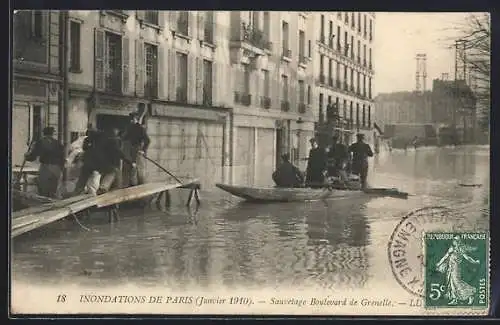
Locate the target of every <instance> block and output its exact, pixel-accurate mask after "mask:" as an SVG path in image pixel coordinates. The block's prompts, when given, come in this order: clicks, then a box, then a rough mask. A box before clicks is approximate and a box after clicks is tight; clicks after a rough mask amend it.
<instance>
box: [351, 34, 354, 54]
mask: <svg viewBox="0 0 500 325" xmlns="http://www.w3.org/2000/svg"><path fill="white" fill-rule="evenodd" d="M351 59H354V36H353V35H351Z"/></svg>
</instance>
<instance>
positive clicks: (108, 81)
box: [104, 69, 122, 93]
mask: <svg viewBox="0 0 500 325" xmlns="http://www.w3.org/2000/svg"><path fill="white" fill-rule="evenodd" d="M104 89H105V90H106V91H109V92H115V93H121V92H122V72H121V69H117V70H115V71H112V72H109V73H108V74H107V75H106V76H105V78H104Z"/></svg>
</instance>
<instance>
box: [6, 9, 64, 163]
mask: <svg viewBox="0 0 500 325" xmlns="http://www.w3.org/2000/svg"><path fill="white" fill-rule="evenodd" d="M60 20H61V15H60V13H59V12H58V11H53V10H44V11H42V10H20V11H16V12H15V14H14V17H13V30H14V35H13V37H14V39H13V53H12V54H13V56H12V65H13V80H12V89H13V103H12V110H11V118H12V128H11V130H12V138H11V139H12V141H11V148H12V153H11V157H12V162H11V163H12V166H15V165H20V164H21V163H22V161H23V155H24V153H25V152H26V151H27V150H28V147H29V144H30V143H31V142H32V141H33V140H34V139H37V138H38V137H40V135H41V132H42V129H43V128H44V127H46V126H53V127H54V128H55V129H56V130H57V132H58V134H59V135H60V136H61V135H62V134H61V132H60V131H61V127H59V126H60V122H59V116H60V114H59V108H60V106H61V105H60V100H61V96H60V89H61V83H62V78H61V70H60V66H61V62H60V55H61V53H60V51H61V49H60V46H59V43H60V39H59V38H60V31H59V26H60Z"/></svg>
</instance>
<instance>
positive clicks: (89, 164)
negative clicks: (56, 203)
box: [73, 128, 103, 195]
mask: <svg viewBox="0 0 500 325" xmlns="http://www.w3.org/2000/svg"><path fill="white" fill-rule="evenodd" d="M85 135H86V138H85V140H84V141H83V146H82V149H83V165H82V167H81V168H80V175H79V177H78V181H77V182H76V185H75V191H74V192H73V195H77V194H81V193H82V192H83V190H84V188H85V184H86V183H87V181H88V179H89V177H90V176H91V175H92V172H93V171H94V170H97V169H98V160H99V152H98V151H97V146H98V144H99V142H100V141H101V140H102V138H103V134H102V132H101V131H98V130H94V129H91V128H89V129H88V130H87V132H86V133H85Z"/></svg>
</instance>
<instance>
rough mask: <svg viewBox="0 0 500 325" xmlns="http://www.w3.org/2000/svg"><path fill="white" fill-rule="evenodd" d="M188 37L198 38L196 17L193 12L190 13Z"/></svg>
mask: <svg viewBox="0 0 500 325" xmlns="http://www.w3.org/2000/svg"><path fill="white" fill-rule="evenodd" d="M188 36H191V37H196V16H195V14H194V12H193V11H191V10H190V11H188Z"/></svg>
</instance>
